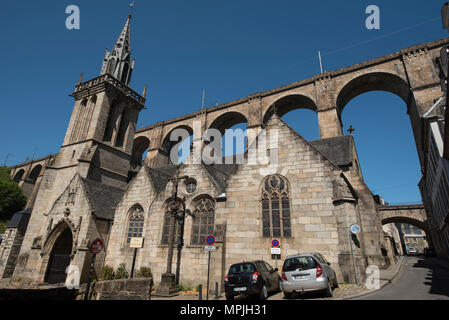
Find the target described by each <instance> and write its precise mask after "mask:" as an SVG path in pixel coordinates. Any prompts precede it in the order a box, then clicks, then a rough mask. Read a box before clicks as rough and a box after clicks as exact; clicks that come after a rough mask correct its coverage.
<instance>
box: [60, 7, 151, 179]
mask: <svg viewBox="0 0 449 320" xmlns="http://www.w3.org/2000/svg"><path fill="white" fill-rule="evenodd" d="M130 22H131V14H129V15H128V18H127V20H126V23H125V26H124V27H123V30H122V32H121V33H120V35H119V38H118V40H117V42H116V43H115V44H114V47H113V49H112V50H111V51H110V52H106V54H105V56H104V59H103V64H102V68H101V73H100V76H99V77H97V78H94V79H92V80H89V81H86V82H83V81H82V78H80V80H79V82H78V84H77V85H76V87H75V92H74V93H72V94H71V96H72V97H73V98H74V99H75V107H74V109H73V113H72V116H71V119H70V123H69V127H68V129H67V133H66V136H65V139H64V143H63V145H62V147H61V152H60V156H59V157H58V159H57V160H56V162H57V163H56V166H57V167H64V168H65V167H73V166H76V167H77V170H76V171H77V172H78V174H80V175H81V176H82V177H85V178H88V179H91V180H95V181H98V182H101V183H104V184H108V185H113V186H118V187H123V186H124V185H126V183H127V182H128V181H129V177H130V174H131V171H132V168H131V163H132V162H133V161H132V147H133V141H134V135H135V131H136V125H137V120H138V115H139V112H140V111H141V110H142V109H144V108H145V100H146V98H145V95H146V93H145V92H144V94H143V95H144V96H141V95H139V94H138V93H136V92H135V91H133V90H132V89H131V88H130V87H129V83H130V80H131V75H132V70H133V69H134V61H133V60H131V46H130Z"/></svg>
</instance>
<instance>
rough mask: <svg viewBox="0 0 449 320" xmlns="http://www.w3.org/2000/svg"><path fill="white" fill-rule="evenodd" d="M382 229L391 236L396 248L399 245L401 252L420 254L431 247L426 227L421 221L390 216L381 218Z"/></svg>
mask: <svg viewBox="0 0 449 320" xmlns="http://www.w3.org/2000/svg"><path fill="white" fill-rule="evenodd" d="M382 225H383V227H384V231H387V234H388V235H389V236H392V237H393V239H394V241H395V243H396V249H398V247H399V246H400V248H401V250H397V251H398V252H397V253H399V251H402V254H404V255H405V254H422V253H423V252H424V249H426V248H429V247H431V244H430V243H429V240H428V238H427V234H428V233H427V232H428V227H427V225H426V223H423V222H422V221H419V220H416V219H413V218H408V217H391V218H387V219H383V220H382Z"/></svg>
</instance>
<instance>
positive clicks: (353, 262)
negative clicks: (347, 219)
mask: <svg viewBox="0 0 449 320" xmlns="http://www.w3.org/2000/svg"><path fill="white" fill-rule="evenodd" d="M351 227H352V225H351ZM351 227H349V244H350V246H351V254H352V264H353V265H354V276H355V284H356V285H358V284H359V280H358V278H359V277H358V275H357V265H356V264H355V256H354V249H353V248H352V230H351Z"/></svg>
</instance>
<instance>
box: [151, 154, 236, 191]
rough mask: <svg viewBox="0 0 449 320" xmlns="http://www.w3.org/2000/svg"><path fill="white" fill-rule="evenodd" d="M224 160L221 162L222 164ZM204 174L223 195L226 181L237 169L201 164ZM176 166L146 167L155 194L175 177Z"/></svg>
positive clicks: (232, 166)
mask: <svg viewBox="0 0 449 320" xmlns="http://www.w3.org/2000/svg"><path fill="white" fill-rule="evenodd" d="M224 161H225V160H223V162H224ZM201 165H202V167H203V168H204V170H205V171H206V174H207V175H208V177H209V178H210V179H211V182H212V183H213V184H214V186H215V187H216V188H217V189H218V190H219V191H220V192H221V193H225V192H226V188H227V179H228V177H229V176H230V175H231V174H232V173H233V172H234V169H235V168H236V167H237V165H236V164H212V165H206V164H204V163H202V164H201ZM177 169H178V166H176V165H169V166H164V167H157V168H150V167H147V166H146V170H147V172H148V175H149V177H150V179H151V182H152V184H153V187H154V189H155V191H156V193H160V192H162V191H163V190H164V189H165V187H166V186H167V182H168V178H170V177H175V176H176V171H177Z"/></svg>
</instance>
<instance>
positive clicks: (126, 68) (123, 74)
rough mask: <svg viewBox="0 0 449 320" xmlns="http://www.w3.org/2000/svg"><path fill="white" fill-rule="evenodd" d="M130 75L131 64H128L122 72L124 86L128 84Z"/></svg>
mask: <svg viewBox="0 0 449 320" xmlns="http://www.w3.org/2000/svg"><path fill="white" fill-rule="evenodd" d="M128 73H129V64H128V62H127V63H125V65H124V66H123V71H122V79H121V82H123V83H124V84H128V82H127V81H128Z"/></svg>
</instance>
